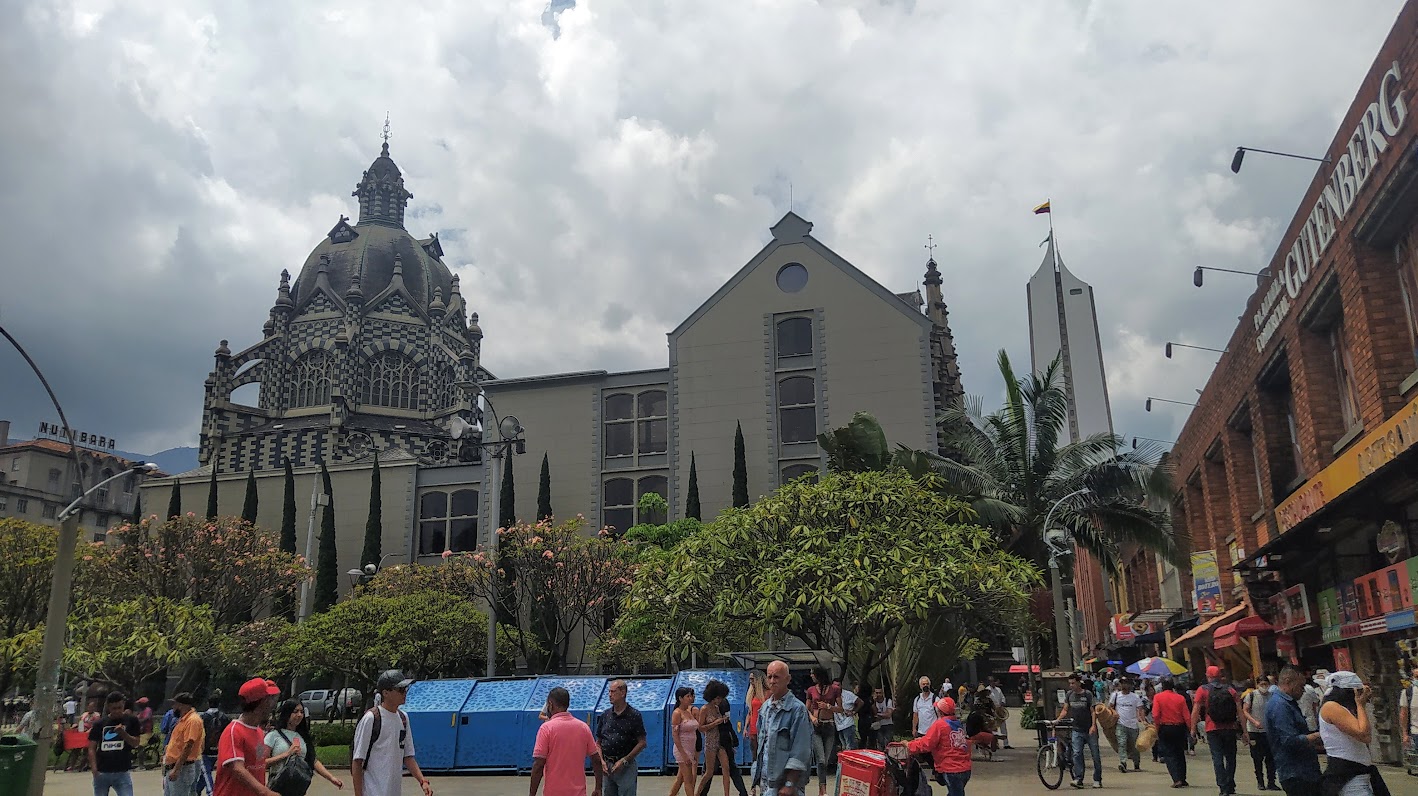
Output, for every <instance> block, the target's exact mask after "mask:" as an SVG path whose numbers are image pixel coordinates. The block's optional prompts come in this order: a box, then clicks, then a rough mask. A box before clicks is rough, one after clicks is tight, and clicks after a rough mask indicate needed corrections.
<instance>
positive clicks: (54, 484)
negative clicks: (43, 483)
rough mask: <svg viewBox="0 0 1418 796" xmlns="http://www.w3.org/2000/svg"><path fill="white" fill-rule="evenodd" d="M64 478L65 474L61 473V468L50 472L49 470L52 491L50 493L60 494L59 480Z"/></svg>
mask: <svg viewBox="0 0 1418 796" xmlns="http://www.w3.org/2000/svg"><path fill="white" fill-rule="evenodd" d="M62 476H63V473H61V472H60V471H59V468H57V467H53V468H50V470H49V491H50V492H58V491H59V479H60V477H62Z"/></svg>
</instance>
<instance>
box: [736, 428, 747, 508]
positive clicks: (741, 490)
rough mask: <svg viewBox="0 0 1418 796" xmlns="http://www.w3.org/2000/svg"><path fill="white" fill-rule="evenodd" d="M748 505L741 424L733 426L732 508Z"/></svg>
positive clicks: (745, 462) (745, 459) (745, 455)
mask: <svg viewBox="0 0 1418 796" xmlns="http://www.w3.org/2000/svg"><path fill="white" fill-rule="evenodd" d="M747 505H748V456H747V454H745V453H744V449H743V424H742V423H735V424H734V508H741V507H743V506H747Z"/></svg>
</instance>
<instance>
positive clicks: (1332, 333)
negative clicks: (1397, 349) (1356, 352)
mask: <svg viewBox="0 0 1418 796" xmlns="http://www.w3.org/2000/svg"><path fill="white" fill-rule="evenodd" d="M1329 349H1330V354H1331V355H1332V357H1333V359H1334V377H1335V384H1336V385H1337V386H1338V387H1339V416H1340V418H1341V419H1343V421H1344V429H1345V431H1348V430H1350V429H1353V428H1357V427H1358V426H1359V395H1358V393H1357V392H1356V391H1355V389H1354V365H1353V361H1352V359H1351V358H1350V354H1349V341H1348V339H1347V337H1346V336H1345V334H1344V321H1343V320H1342V319H1340V320H1338V321H1336V322H1335V324H1334V326H1332V327H1330V329H1329Z"/></svg>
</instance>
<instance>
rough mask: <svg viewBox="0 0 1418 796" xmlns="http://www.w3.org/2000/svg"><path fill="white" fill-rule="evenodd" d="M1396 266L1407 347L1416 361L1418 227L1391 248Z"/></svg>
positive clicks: (1417, 347)
mask: <svg viewBox="0 0 1418 796" xmlns="http://www.w3.org/2000/svg"><path fill="white" fill-rule="evenodd" d="M1393 258H1394V263H1395V265H1396V266H1397V267H1398V292H1399V295H1400V296H1401V297H1402V298H1403V319H1404V321H1405V323H1406V325H1407V326H1406V328H1407V329H1408V347H1409V350H1410V351H1412V353H1413V358H1414V362H1415V363H1418V229H1415V230H1414V231H1412V232H1410V233H1409V234H1408V237H1406V238H1404V239H1403V240H1400V241H1399V242H1398V245H1397V246H1395V247H1394V249H1393Z"/></svg>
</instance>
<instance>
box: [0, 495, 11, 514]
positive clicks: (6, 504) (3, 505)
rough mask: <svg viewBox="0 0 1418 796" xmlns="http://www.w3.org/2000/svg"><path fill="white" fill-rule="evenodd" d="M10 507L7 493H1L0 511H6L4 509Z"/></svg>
mask: <svg viewBox="0 0 1418 796" xmlns="http://www.w3.org/2000/svg"><path fill="white" fill-rule="evenodd" d="M9 507H10V498H8V497H6V496H5V495H0V511H4V510H6V509H8V508H9Z"/></svg>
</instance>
